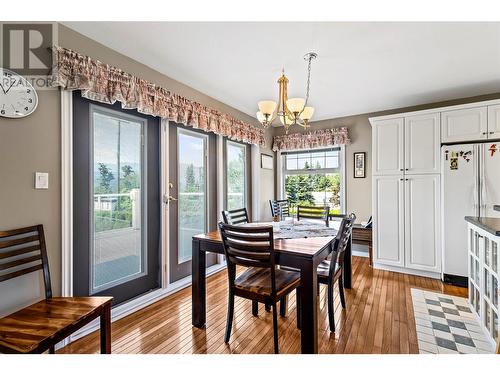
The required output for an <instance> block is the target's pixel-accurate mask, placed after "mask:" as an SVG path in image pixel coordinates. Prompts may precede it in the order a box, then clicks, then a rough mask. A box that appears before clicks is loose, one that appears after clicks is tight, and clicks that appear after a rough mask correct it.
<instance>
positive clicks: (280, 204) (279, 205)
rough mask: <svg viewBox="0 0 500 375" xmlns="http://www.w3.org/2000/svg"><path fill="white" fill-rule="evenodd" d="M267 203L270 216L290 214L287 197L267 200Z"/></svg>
mask: <svg viewBox="0 0 500 375" xmlns="http://www.w3.org/2000/svg"><path fill="white" fill-rule="evenodd" d="M269 205H270V206H271V216H272V217H274V216H281V217H285V216H290V203H289V202H288V199H280V200H272V199H270V200H269Z"/></svg>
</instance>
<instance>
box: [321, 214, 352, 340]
mask: <svg viewBox="0 0 500 375" xmlns="http://www.w3.org/2000/svg"><path fill="white" fill-rule="evenodd" d="M355 219H356V215H354V214H350V215H349V216H347V217H346V218H344V219H342V222H341V224H340V228H339V231H338V232H337V236H336V238H335V241H334V242H333V250H332V254H331V257H329V258H330V259H329V260H324V261H322V262H321V263H320V265H319V266H318V269H317V274H318V283H320V284H326V285H327V300H328V301H327V303H328V321H329V324H330V331H332V332H335V311H334V308H333V286H334V285H335V282H336V281H338V284H339V294H340V303H341V305H342V308H344V309H345V308H346V304H345V295H344V282H343V269H344V254H345V249H346V247H347V244H348V243H349V241H351V235H352V225H353V224H354V220H355Z"/></svg>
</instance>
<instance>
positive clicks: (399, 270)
mask: <svg viewBox="0 0 500 375" xmlns="http://www.w3.org/2000/svg"><path fill="white" fill-rule="evenodd" d="M373 268H374V269H378V270H384V271H391V272H397V273H404V274H408V275H415V276H422V277H429V278H431V279H438V280H441V273H438V272H429V271H421V270H413V269H408V268H402V267H397V266H389V265H387V264H380V263H375V262H374V263H373Z"/></svg>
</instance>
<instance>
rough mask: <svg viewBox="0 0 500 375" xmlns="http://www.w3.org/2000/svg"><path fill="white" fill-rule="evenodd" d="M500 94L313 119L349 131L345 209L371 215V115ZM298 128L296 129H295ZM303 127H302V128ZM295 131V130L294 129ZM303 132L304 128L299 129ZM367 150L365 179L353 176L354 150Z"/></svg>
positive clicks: (314, 126)
mask: <svg viewBox="0 0 500 375" xmlns="http://www.w3.org/2000/svg"><path fill="white" fill-rule="evenodd" d="M499 98H500V93H496V94H488V95H481V96H475V97H471V98H463V99H454V100H449V101H443V102H438V103H430V104H423V105H418V106H413V107H405V108H397V109H390V110H386V111H379V112H373V113H367V114H362V115H356V116H347V117H340V118H336V119H331V120H323V121H316V122H313V123H312V125H311V128H312V129H328V128H335V127H341V126H345V127H347V128H348V130H349V137H350V138H351V144H350V145H348V146H346V210H347V211H348V212H354V213H355V214H356V216H357V217H358V220H359V221H366V220H367V219H368V217H370V216H371V212H372V207H371V186H372V181H371V167H372V155H371V142H372V138H371V137H372V131H371V125H370V122H369V121H368V118H370V117H374V116H383V115H388V114H392V113H401V112H409V111H418V110H423V109H430V108H437V107H443V106H449V105H458V104H465V103H472V102H479V101H483V100H492V99H499ZM296 129H297V128H296ZM300 129H302V128H300ZM294 131H296V130H294ZM300 131H301V132H303V131H302V130H300ZM283 133H284V128H283V127H279V128H273V136H275V135H281V134H283ZM362 151H364V152H366V155H367V160H366V178H354V177H353V173H354V171H353V153H354V152H362Z"/></svg>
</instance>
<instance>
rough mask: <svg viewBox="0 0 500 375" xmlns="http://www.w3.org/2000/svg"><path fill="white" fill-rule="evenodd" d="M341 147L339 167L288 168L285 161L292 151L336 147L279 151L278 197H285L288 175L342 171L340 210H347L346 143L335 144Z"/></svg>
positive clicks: (298, 151) (311, 150) (320, 148)
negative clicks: (285, 157)
mask: <svg viewBox="0 0 500 375" xmlns="http://www.w3.org/2000/svg"><path fill="white" fill-rule="evenodd" d="M336 147H338V148H339V167H338V168H320V169H296V170H287V169H286V163H284V161H283V159H284V156H285V155H287V154H291V153H300V152H311V153H312V152H318V151H322V150H329V149H332V148H334V147H327V148H325V147H318V148H311V149H307V150H294V151H289V152H278V168H277V174H278V176H277V181H278V199H285V177H286V176H287V175H297V174H315V173H337V172H338V173H340V212H341V213H345V212H347V207H346V196H347V194H346V193H347V192H346V173H345V168H346V165H345V164H346V163H345V160H346V158H345V145H339V146H335V148H336Z"/></svg>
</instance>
